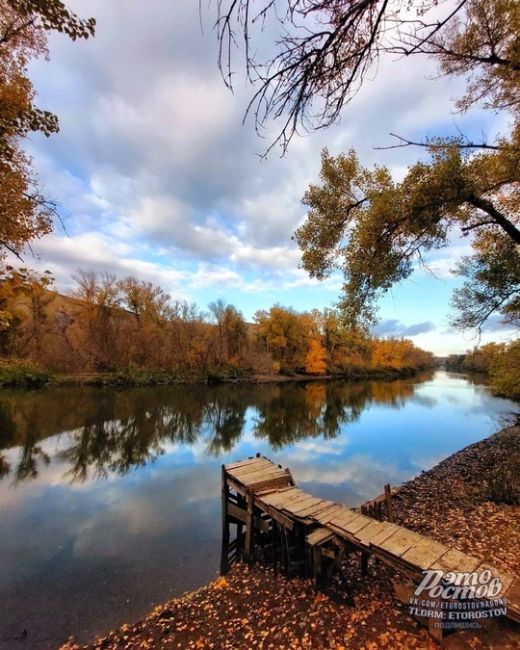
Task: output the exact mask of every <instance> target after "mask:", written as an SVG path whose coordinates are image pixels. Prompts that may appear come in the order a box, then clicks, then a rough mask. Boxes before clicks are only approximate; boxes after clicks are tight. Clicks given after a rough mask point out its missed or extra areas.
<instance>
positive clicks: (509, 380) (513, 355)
mask: <svg viewBox="0 0 520 650" xmlns="http://www.w3.org/2000/svg"><path fill="white" fill-rule="evenodd" d="M446 365H447V367H448V368H449V369H450V370H459V371H470V372H481V373H484V374H485V375H488V376H489V379H490V382H491V386H492V388H493V389H494V391H495V392H496V393H497V394H498V395H502V396H503V397H509V398H511V399H514V400H520V339H516V340H515V341H511V342H510V343H487V344H486V345H481V346H476V347H474V348H473V350H468V351H467V352H466V354H451V355H450V356H449V357H448V359H447V361H446Z"/></svg>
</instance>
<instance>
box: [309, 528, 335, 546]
mask: <svg viewBox="0 0 520 650" xmlns="http://www.w3.org/2000/svg"><path fill="white" fill-rule="evenodd" d="M332 537H334V533H332V532H331V531H330V530H328V529H327V528H317V529H316V530H313V531H312V533H310V534H309V535H307V537H306V538H305V539H306V541H307V544H309V545H310V546H316V545H317V544H323V543H324V542H325V541H326V540H329V539H331V538H332Z"/></svg>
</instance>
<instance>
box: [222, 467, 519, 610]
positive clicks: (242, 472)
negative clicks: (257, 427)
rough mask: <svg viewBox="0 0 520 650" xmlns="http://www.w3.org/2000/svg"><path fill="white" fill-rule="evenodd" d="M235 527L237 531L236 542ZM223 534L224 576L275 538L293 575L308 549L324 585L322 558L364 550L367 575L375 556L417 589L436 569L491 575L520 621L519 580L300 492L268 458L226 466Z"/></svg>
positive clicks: (363, 565) (391, 525)
mask: <svg viewBox="0 0 520 650" xmlns="http://www.w3.org/2000/svg"><path fill="white" fill-rule="evenodd" d="M230 524H236V526H237V536H236V539H235V540H234V541H232V542H230ZM244 527H245V531H244ZM222 534H223V539H222V541H223V544H222V566H221V568H222V571H223V572H225V571H226V570H227V568H228V567H229V564H230V562H232V561H234V560H235V559H236V558H237V557H238V556H239V555H241V556H242V557H243V558H244V559H245V560H246V561H249V560H250V559H251V557H252V553H253V544H254V542H255V536H257V537H259V538H261V537H262V535H264V536H265V535H267V534H270V535H271V538H273V539H277V540H279V545H280V549H281V556H282V559H283V562H284V565H285V568H286V569H287V570H290V565H291V549H294V548H295V546H297V545H298V543H299V544H300V546H303V547H304V551H305V554H306V556H307V558H308V562H309V563H310V564H312V565H313V571H314V576H315V579H316V581H317V582H319V581H320V579H321V578H322V567H321V561H322V558H324V557H325V558H332V559H333V560H337V559H339V558H341V557H342V556H343V554H344V552H346V551H349V550H357V551H361V568H362V572H363V573H366V571H367V568H368V558H369V557H370V556H373V557H375V558H377V559H378V560H380V561H381V562H384V563H385V564H387V565H389V566H391V567H393V568H394V569H396V570H397V571H398V572H399V573H400V574H402V575H403V576H404V577H405V578H406V579H408V580H411V581H412V582H415V583H418V582H420V580H421V579H422V577H423V571H425V570H428V569H431V570H437V569H440V570H443V571H457V572H464V573H468V572H472V571H483V570H484V569H490V570H491V571H492V573H493V576H498V577H499V578H500V580H501V583H502V591H501V592H500V593H499V594H498V595H497V596H496V598H506V599H507V600H508V605H507V616H508V617H509V618H511V619H512V620H514V621H517V622H520V578H519V577H518V576H516V575H510V574H507V573H505V572H503V571H499V570H496V569H494V568H493V567H492V566H490V565H489V564H487V563H486V562H484V561H482V560H481V559H479V558H476V557H473V556H470V555H468V554H466V553H462V552H460V551H458V550H457V549H455V548H450V547H448V546H446V545H444V544H441V543H439V542H437V541H435V540H434V539H431V538H430V537H426V536H424V535H420V534H418V533H415V532H413V531H411V530H409V529H407V528H405V527H403V526H399V525H398V524H395V523H390V522H386V521H377V520H375V519H373V518H372V517H368V516H366V515H365V514H362V513H359V512H357V511H355V510H352V509H351V508H349V507H347V506H345V505H342V504H338V503H334V502H332V501H328V500H326V499H320V498H318V497H315V496H313V495H312V494H308V493H307V492H305V491H304V490H301V489H299V488H298V487H297V486H296V484H295V482H294V479H293V476H292V474H291V471H290V470H289V469H283V468H282V467H281V466H279V465H276V464H275V463H273V462H272V461H270V460H269V459H267V458H263V457H259V456H257V457H254V458H249V459H247V460H242V461H237V462H235V463H231V464H229V465H224V466H223V467H222Z"/></svg>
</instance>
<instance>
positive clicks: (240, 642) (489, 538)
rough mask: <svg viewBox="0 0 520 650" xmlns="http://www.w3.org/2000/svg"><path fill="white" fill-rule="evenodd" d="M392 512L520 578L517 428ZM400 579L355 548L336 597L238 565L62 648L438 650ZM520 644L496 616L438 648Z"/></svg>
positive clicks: (442, 467)
mask: <svg viewBox="0 0 520 650" xmlns="http://www.w3.org/2000/svg"><path fill="white" fill-rule="evenodd" d="M513 465H514V467H513ZM497 486H502V489H497ZM393 511H394V516H395V519H396V521H397V523H399V524H402V525H405V526H407V527H408V528H411V529H412V530H415V531H417V532H419V533H422V534H424V535H429V536H431V537H433V538H434V539H436V540H438V541H440V542H441V543H445V544H446V543H449V544H450V545H453V546H455V547H456V548H457V549H458V550H460V551H462V552H466V553H470V554H474V555H477V556H478V557H481V558H483V559H484V560H485V561H487V562H489V563H491V564H494V565H495V566H497V567H498V569H499V570H500V569H502V570H504V571H509V572H513V573H516V574H517V575H519V574H520V556H519V555H518V552H517V550H518V548H519V547H520V426H512V427H507V428H505V429H502V430H501V431H498V432H497V433H495V434H493V435H491V436H489V437H488V438H486V439H484V440H482V441H480V442H477V443H475V444H472V445H470V446H468V447H466V448H464V449H462V450H460V451H458V452H456V453H455V454H453V455H452V456H449V457H448V458H446V459H445V460H443V461H441V462H440V463H439V464H437V465H435V466H434V467H433V468H432V469H431V470H429V471H427V472H422V473H421V474H420V475H419V476H417V477H416V478H414V479H412V480H410V481H408V482H406V483H404V484H403V485H402V486H401V488H400V490H399V492H398V495H397V496H396V497H394V501H393ZM396 581H397V582H398V583H399V581H400V578H399V575H398V574H397V573H396V572H395V571H392V570H391V569H389V568H388V567H385V566H383V565H381V564H375V563H371V564H370V571H369V577H368V579H367V578H364V579H361V575H360V570H359V558H358V557H357V554H356V553H353V554H351V556H350V558H349V559H348V560H346V561H345V563H344V565H343V566H342V567H341V570H340V571H339V572H338V573H337V575H336V576H335V577H334V578H333V586H332V588H333V593H334V597H331V595H326V594H324V593H321V592H316V591H314V589H313V587H312V585H311V582H310V580H308V579H304V578H292V579H288V578H286V577H284V576H282V575H279V574H277V573H276V572H275V571H274V570H273V568H272V567H269V566H264V565H262V564H254V565H251V566H247V565H242V564H239V565H237V566H235V567H234V568H233V569H232V571H231V572H230V574H228V575H227V576H226V577H225V578H224V577H219V578H217V579H215V580H214V581H213V582H211V583H210V584H208V585H206V586H203V587H202V588H200V589H198V590H196V591H194V592H191V593H188V594H185V595H184V596H181V597H179V598H175V599H173V600H171V601H169V602H167V603H164V604H162V605H160V606H158V607H156V608H155V609H154V610H153V611H152V612H151V613H150V614H149V615H148V616H147V617H146V618H144V619H143V620H142V621H139V622H137V623H132V624H125V625H123V626H122V627H120V628H119V629H118V630H115V631H113V632H110V633H109V634H108V635H106V636H105V637H103V638H99V639H97V640H95V641H92V642H91V643H88V644H87V645H82V644H77V643H76V642H75V641H74V640H73V639H71V640H70V641H69V642H68V643H66V644H65V645H63V646H62V648H61V650H79V649H80V648H81V649H88V650H98V649H101V648H103V649H104V650H122V649H123V648H125V649H130V650H133V649H134V648H135V649H137V648H154V647H161V648H164V649H170V648H171V649H173V648H222V649H225V648H244V649H245V648H247V649H250V648H255V647H257V648H277V649H278V648H279V649H280V650H283V649H289V648H295V647H298V648H309V649H310V648H313V649H318V648H335V649H336V650H340V649H342V648H343V649H344V648H348V647H351V648H358V649H359V650H362V649H363V650H379V649H380V648H392V649H393V650H394V649H397V648H403V649H404V648H406V649H407V650H408V649H412V648H420V649H421V650H424V649H425V648H429V647H431V648H435V647H437V646H436V645H435V644H434V643H433V641H431V639H430V638H429V636H428V633H427V631H426V629H425V628H424V627H423V626H421V625H420V624H419V623H418V622H417V621H415V620H414V619H413V618H412V617H411V616H410V615H409V614H408V608H407V605H406V603H403V602H400V600H399V598H398V597H397V596H396V593H395V591H394V582H396ZM519 643H520V631H519V629H518V626H516V625H515V624H514V623H511V622H510V621H507V620H506V619H500V620H494V621H486V623H485V626H484V627H483V628H482V629H481V630H463V631H458V632H457V633H456V634H453V635H450V636H448V637H446V639H445V641H444V644H443V647H444V648H448V649H453V650H455V649H457V650H463V649H465V648H467V649H470V648H473V649H483V648H507V647H511V648H513V647H518V644H519Z"/></svg>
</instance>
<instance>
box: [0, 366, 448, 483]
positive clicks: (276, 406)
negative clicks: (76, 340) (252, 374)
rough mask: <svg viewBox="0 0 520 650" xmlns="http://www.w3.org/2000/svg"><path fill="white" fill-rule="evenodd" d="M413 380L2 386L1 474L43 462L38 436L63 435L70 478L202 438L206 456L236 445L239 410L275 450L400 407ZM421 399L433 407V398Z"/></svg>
mask: <svg viewBox="0 0 520 650" xmlns="http://www.w3.org/2000/svg"><path fill="white" fill-rule="evenodd" d="M429 378H431V375H427V374H425V375H422V376H420V377H417V378H415V379H414V380H413V381H411V380H407V381H399V380H398V381H393V382H382V381H367V382H352V383H347V382H330V383H323V382H312V383H307V384H290V385H289V384H283V385H279V384H278V385H277V384H264V385H259V386H255V387H254V388H253V389H252V388H251V387H250V386H235V385H223V386H205V385H196V386H175V387H156V388H153V389H151V388H142V389H132V390H124V391H117V390H111V389H104V390H99V389H91V388H81V389H79V388H74V389H49V390H45V391H39V392H10V393H5V394H3V395H2V397H1V398H0V450H1V449H6V448H10V447H18V448H19V452H18V458H16V459H15V460H13V461H12V462H9V461H8V460H7V458H6V457H5V453H2V452H0V478H3V479H6V478H7V477H12V478H14V480H15V481H16V482H19V481H23V480H27V479H32V478H35V477H36V476H37V475H38V471H39V468H41V467H42V466H45V465H48V464H49V462H50V459H49V456H48V454H47V453H46V452H45V451H44V449H43V447H42V445H41V442H42V441H43V440H44V439H46V438H48V437H51V436H54V435H57V434H61V435H66V436H67V442H66V448H65V449H62V450H61V451H60V452H59V454H58V459H59V460H60V461H62V462H66V464H67V465H68V467H69V469H68V471H67V477H68V478H69V479H70V480H71V481H78V482H81V481H85V480H86V479H87V478H92V477H94V478H104V477H107V476H108V475H109V474H110V473H116V474H120V475H124V474H126V473H127V472H129V471H130V470H132V469H134V468H137V467H141V466H143V465H145V464H147V463H150V462H154V461H156V460H157V459H158V458H159V457H160V456H161V455H162V454H163V453H164V452H165V449H166V448H167V447H168V446H171V445H173V444H187V445H193V444H195V443H197V442H200V441H203V442H204V443H205V445H206V453H207V454H209V455H212V456H220V455H222V454H225V453H226V452H229V451H230V450H232V449H233V447H234V446H235V445H236V444H237V442H238V441H239V439H240V437H241V435H242V433H243V431H244V428H245V425H246V414H247V411H248V409H253V412H254V417H253V420H252V421H253V426H254V436H255V437H256V438H258V439H260V440H261V439H263V440H265V441H267V442H268V443H269V444H270V446H271V447H272V448H274V449H280V448H282V447H283V446H285V445H289V444H294V443H295V442H297V441H299V440H304V439H307V438H317V437H319V436H323V437H324V438H325V439H332V438H334V437H335V436H337V435H338V433H339V432H340V430H341V429H342V427H344V426H345V425H348V424H351V423H353V422H356V421H357V420H358V419H359V417H360V415H361V413H362V412H363V410H365V409H366V408H367V407H369V406H370V405H371V404H386V405H390V406H392V407H394V408H402V407H403V406H404V404H405V403H406V401H407V400H408V399H409V398H411V397H413V396H414V393H415V391H416V387H417V386H418V385H420V384H421V383H422V382H424V381H426V380H427V379H429ZM425 399H428V404H429V406H430V407H433V406H434V404H435V399H434V398H433V397H431V396H430V397H428V398H425V397H423V398H422V400H423V401H424V400H425Z"/></svg>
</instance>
